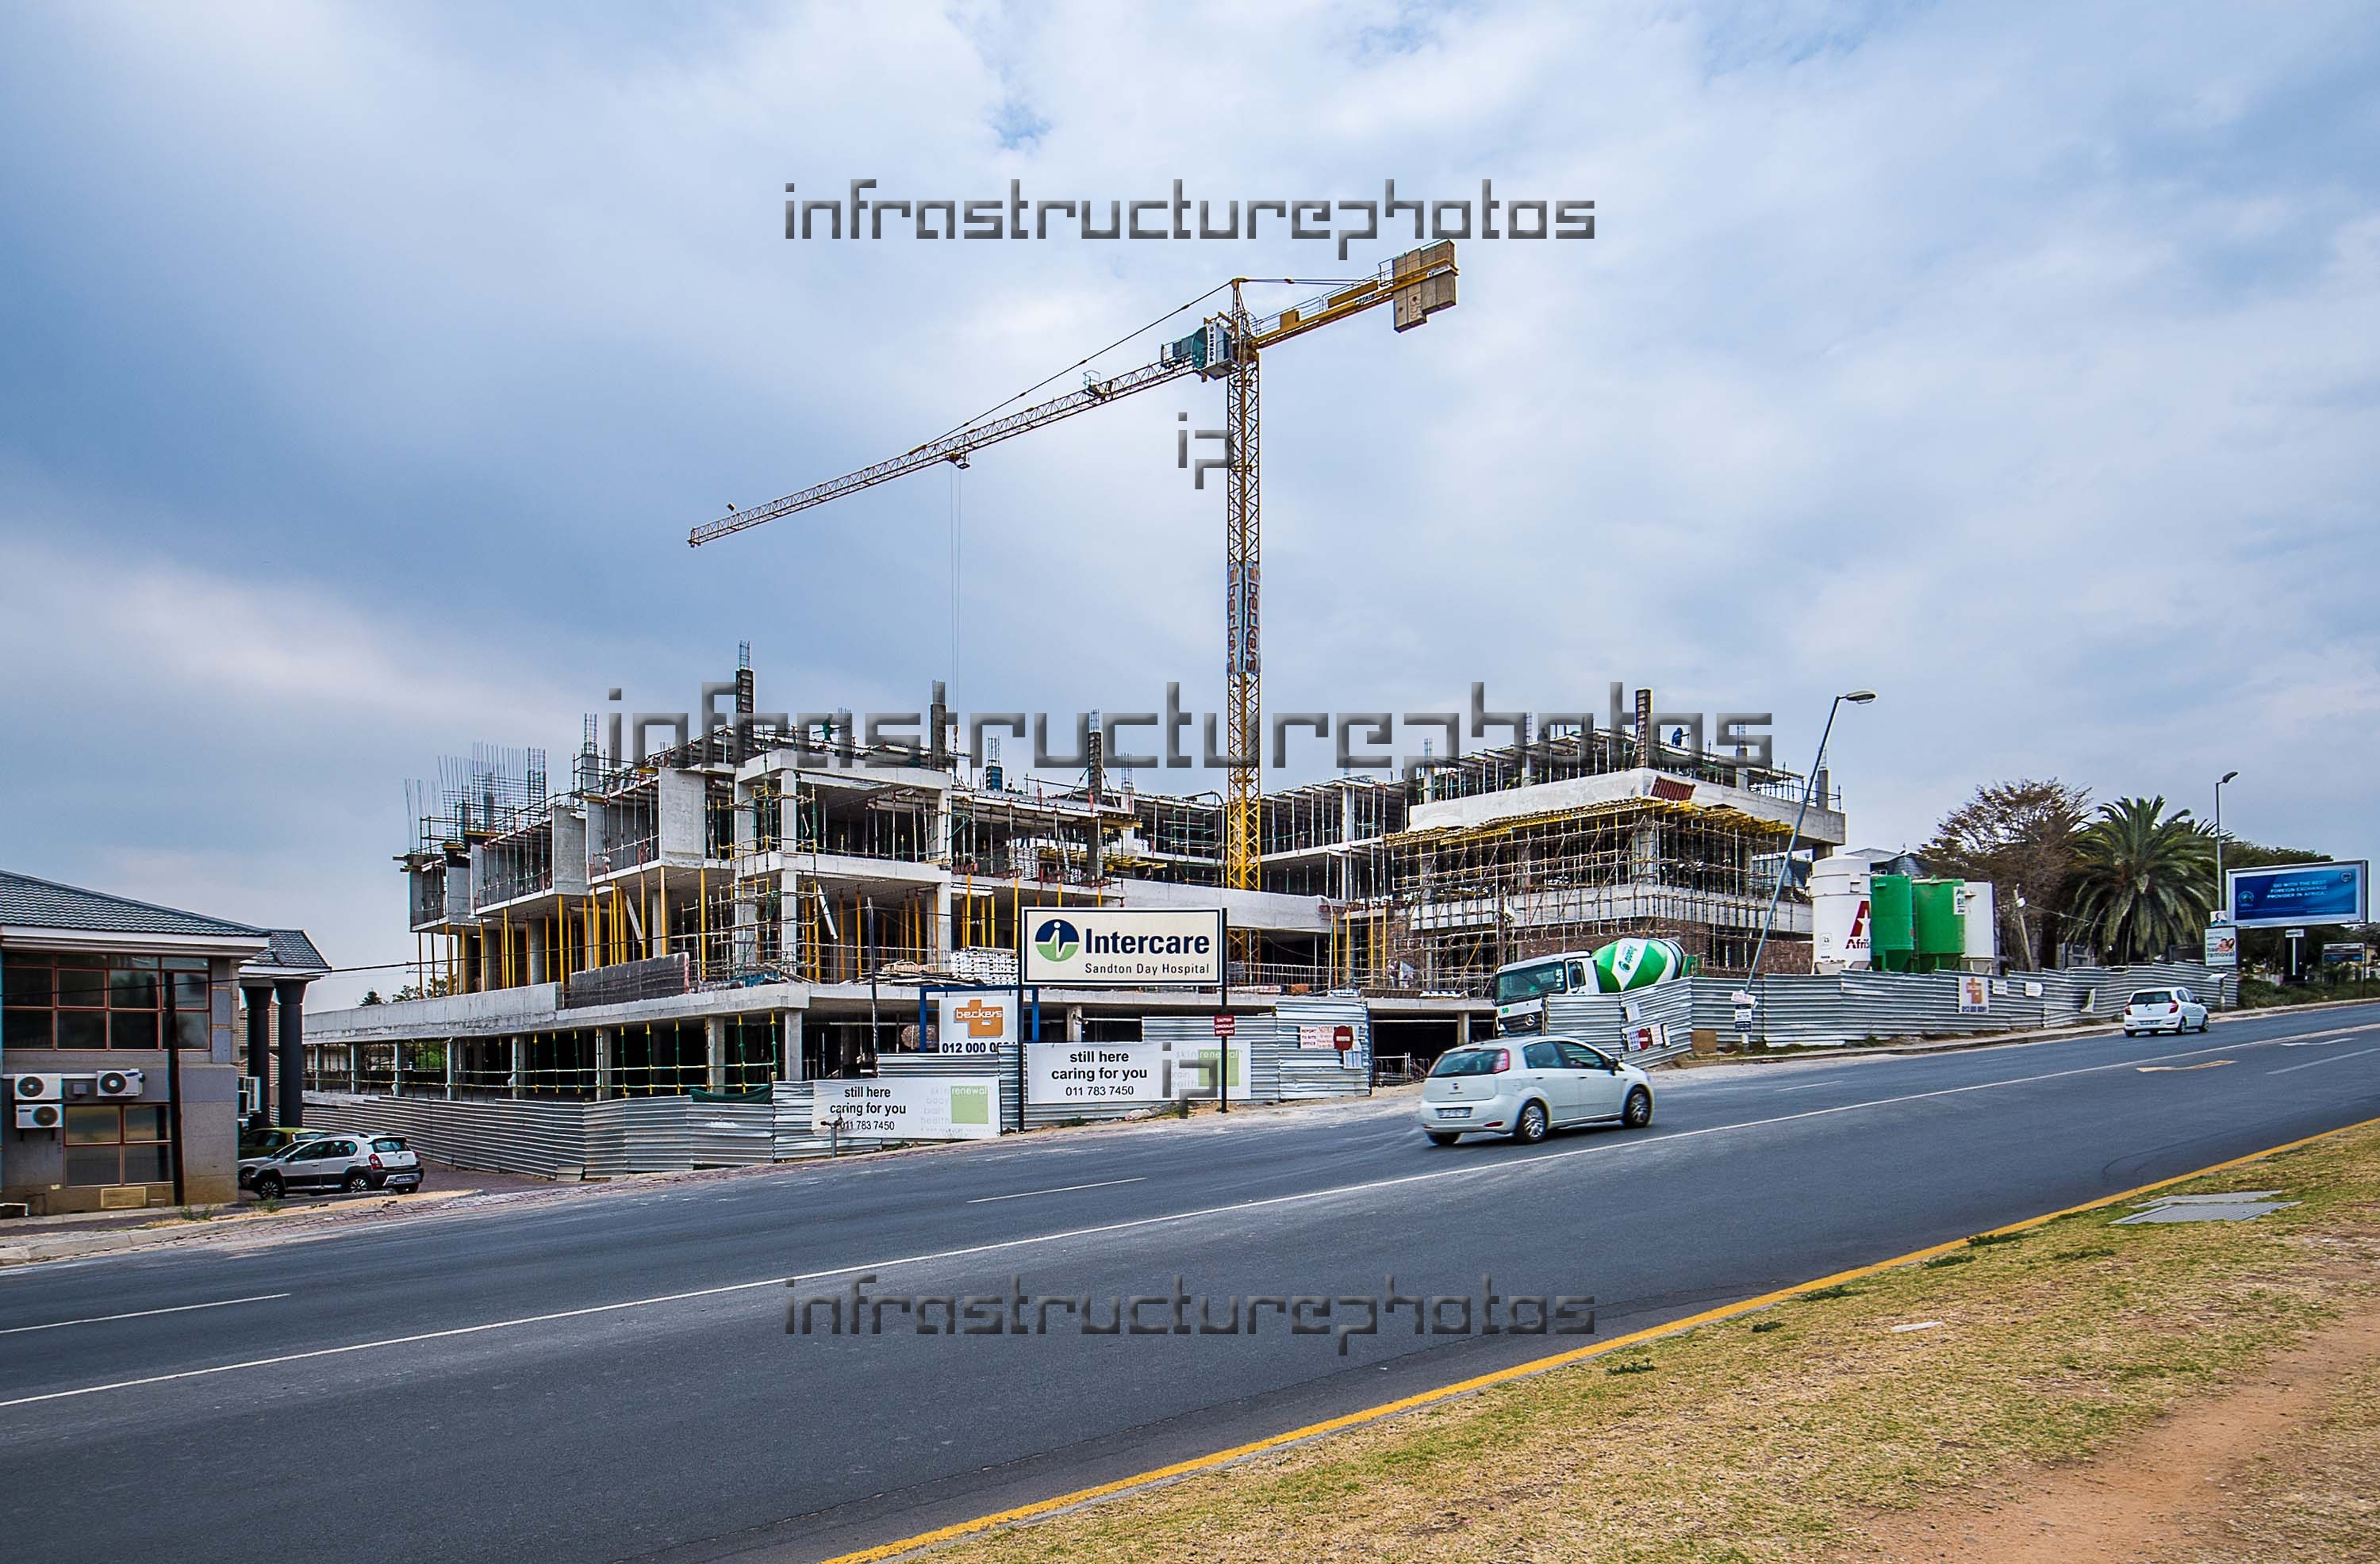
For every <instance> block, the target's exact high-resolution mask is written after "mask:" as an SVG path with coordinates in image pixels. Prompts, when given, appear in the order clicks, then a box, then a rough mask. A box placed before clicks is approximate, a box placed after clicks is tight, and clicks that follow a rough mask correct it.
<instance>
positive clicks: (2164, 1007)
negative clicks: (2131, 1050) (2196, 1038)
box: [2124, 988, 2206, 1037]
mask: <svg viewBox="0 0 2380 1564" xmlns="http://www.w3.org/2000/svg"><path fill="white" fill-rule="evenodd" d="M2205 1030H2206V1007H2205V1006H2204V1005H2203V1004H2200V1003H2199V1002H2198V997H2197V996H2196V995H2195V994H2192V992H2191V991H2190V990H2189V989H2187V988H2143V989H2140V990H2139V991H2138V992H2136V993H2134V994H2133V995H2132V997H2131V999H2130V1000H2126V1001H2125V1002H2124V1036H2125V1037H2139V1036H2140V1035H2141V1034H2142V1033H2143V1032H2171V1033H2173V1034H2174V1035H2175V1036H2177V1037H2179V1036H2180V1035H2181V1034H2182V1033H2184V1032H2204V1031H2205Z"/></svg>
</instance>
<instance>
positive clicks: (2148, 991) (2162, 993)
mask: <svg viewBox="0 0 2380 1564" xmlns="http://www.w3.org/2000/svg"><path fill="white" fill-rule="evenodd" d="M2131 1002H2132V1003H2134V1004H2136V1005H2168V1004H2171V1003H2173V994H2172V992H2171V991H2170V990H2168V989H2165V988H2143V989H2142V990H2141V991H2140V992H2139V993H2137V994H2134V995H2133V996H2132V1001H2131Z"/></svg>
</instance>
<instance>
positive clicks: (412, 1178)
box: [239, 1130, 421, 1200]
mask: <svg viewBox="0 0 2380 1564" xmlns="http://www.w3.org/2000/svg"><path fill="white" fill-rule="evenodd" d="M239 1184H240V1187H241V1188H242V1189H252V1190H254V1191H255V1192H256V1193H257V1194H258V1195H260V1196H261V1197H262V1198H264V1199H266V1200H278V1199H280V1198H281V1197H282V1196H283V1195H284V1194H298V1193H301V1192H305V1191H309V1190H311V1191H317V1192H320V1191H327V1190H334V1189H339V1190H346V1191H347V1192H349V1193H350V1194H353V1193H356V1192H358V1191H361V1190H367V1189H394V1190H400V1191H402V1190H416V1189H419V1188H420V1187H421V1158H419V1157H418V1156H416V1155H415V1154H414V1150H413V1148H412V1147H411V1146H407V1145H406V1144H405V1140H404V1137H402V1136H400V1135H366V1134H350V1133H348V1132H346V1131H344V1130H333V1131H322V1132H315V1133H313V1134H310V1135H309V1136H308V1137H307V1138H306V1139H304V1140H301V1141H298V1142H297V1143H296V1144H295V1145H293V1146H285V1147H283V1148H282V1149H281V1150H279V1151H276V1152H274V1153H273V1155H271V1156H269V1157H256V1158H247V1159H245V1160H243V1161H242V1162H241V1163H240V1165H239Z"/></svg>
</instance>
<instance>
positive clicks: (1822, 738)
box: [1752, 690, 1876, 978]
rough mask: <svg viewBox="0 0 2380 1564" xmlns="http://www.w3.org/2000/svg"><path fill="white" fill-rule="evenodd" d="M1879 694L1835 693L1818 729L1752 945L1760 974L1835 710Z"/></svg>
mask: <svg viewBox="0 0 2380 1564" xmlns="http://www.w3.org/2000/svg"><path fill="white" fill-rule="evenodd" d="M1875 698H1876V692H1875V691H1874V690H1852V691H1851V692H1850V693H1849V694H1847V695H1839V696H1837V697H1835V698H1834V701H1833V702H1832V704H1830V705H1829V706H1828V708H1827V725H1826V726H1825V727H1824V728H1822V729H1820V730H1819V732H1818V753H1817V755H1816V756H1815V758H1813V759H1812V760H1811V762H1810V774H1809V775H1808V776H1806V777H1803V779H1802V806H1801V807H1800V808H1798V809H1795V810H1794V811H1793V833H1792V835H1791V836H1788V837H1787V838H1786V839H1785V854H1784V856H1783V857H1782V858H1780V859H1779V861H1778V864H1777V883H1776V884H1775V885H1774V886H1772V887H1770V888H1769V891H1768V911H1767V913H1765V914H1763V915H1762V916H1761V919H1760V942H1759V943H1758V944H1756V945H1755V946H1754V947H1753V948H1752V976H1754V977H1755V978H1757V977H1758V976H1760V957H1761V955H1762V953H1763V952H1766V951H1767V949H1768V929H1769V926H1770V925H1772V924H1774V923H1775V922H1776V921H1777V899H1778V898H1779V897H1780V896H1782V895H1784V894H1785V870H1786V868H1787V867H1789V866H1790V865H1791V863H1792V862H1793V849H1794V847H1795V846H1796V845H1797V844H1798V843H1800V841H1801V838H1802V818H1803V816H1804V815H1807V814H1808V813H1809V812H1810V790H1811V789H1812V788H1815V786H1817V784H1818V768H1819V766H1820V765H1821V764H1823V763H1824V762H1825V760H1826V758H1827V739H1828V735H1829V734H1833V732H1834V731H1835V713H1836V712H1837V711H1839V710H1840V709H1842V704H1843V702H1845V701H1847V700H1848V701H1850V702H1851V703H1852V705H1853V706H1865V705H1866V704H1867V703H1868V702H1869V701H1871V700H1874V699H1875Z"/></svg>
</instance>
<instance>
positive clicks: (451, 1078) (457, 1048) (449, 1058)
mask: <svg viewBox="0 0 2380 1564" xmlns="http://www.w3.org/2000/svg"><path fill="white" fill-rule="evenodd" d="M462 1043H463V1039H462V1038H460V1037H449V1038H447V1039H446V1100H447V1101H449V1102H452V1101H454V1100H455V1058H456V1056H457V1055H459V1054H460V1053H461V1052H462V1051H463V1049H462Z"/></svg>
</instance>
